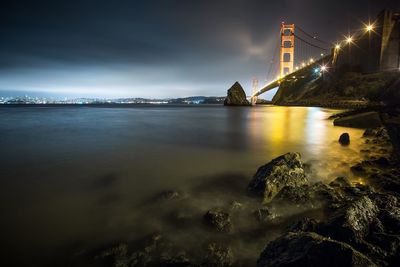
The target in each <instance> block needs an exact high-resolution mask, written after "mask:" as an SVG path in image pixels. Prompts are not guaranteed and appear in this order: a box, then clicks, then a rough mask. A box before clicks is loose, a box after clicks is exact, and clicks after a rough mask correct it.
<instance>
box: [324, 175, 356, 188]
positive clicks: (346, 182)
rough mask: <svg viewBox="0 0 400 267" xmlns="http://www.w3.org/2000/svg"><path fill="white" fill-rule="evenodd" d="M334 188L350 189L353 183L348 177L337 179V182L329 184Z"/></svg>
mask: <svg viewBox="0 0 400 267" xmlns="http://www.w3.org/2000/svg"><path fill="white" fill-rule="evenodd" d="M329 185H330V186H332V187H350V186H351V183H350V182H349V180H348V179H347V178H346V177H337V178H336V179H335V180H333V181H332V182H330V183H329Z"/></svg>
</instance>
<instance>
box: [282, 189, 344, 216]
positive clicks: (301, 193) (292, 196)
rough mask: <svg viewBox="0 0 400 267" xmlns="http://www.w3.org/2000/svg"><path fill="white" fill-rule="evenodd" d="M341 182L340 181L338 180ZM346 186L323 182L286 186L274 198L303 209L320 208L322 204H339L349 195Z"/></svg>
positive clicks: (332, 205) (331, 205)
mask: <svg viewBox="0 0 400 267" xmlns="http://www.w3.org/2000/svg"><path fill="white" fill-rule="evenodd" d="M337 183H339V182H337ZM346 189H347V188H345V187H342V186H340V187H338V186H336V187H335V186H330V185H327V184H324V183H322V182H318V183H315V184H313V185H302V186H297V187H292V186H287V187H284V188H283V189H282V190H281V191H280V192H279V193H278V194H277V195H276V197H275V198H274V202H275V201H285V202H289V203H291V204H294V205H296V206H298V207H299V208H300V210H303V209H310V208H318V207H321V206H324V205H325V206H326V207H330V208H331V207H335V206H339V205H340V204H341V203H342V202H343V201H344V200H345V199H346V197H347V195H346V193H345V192H344V190H346Z"/></svg>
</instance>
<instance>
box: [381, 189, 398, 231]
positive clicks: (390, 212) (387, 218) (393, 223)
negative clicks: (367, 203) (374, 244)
mask: <svg viewBox="0 0 400 267" xmlns="http://www.w3.org/2000/svg"><path fill="white" fill-rule="evenodd" d="M375 203H376V204H377V206H378V207H379V214H378V218H379V220H380V221H381V222H382V224H383V225H384V227H385V231H387V232H388V233H390V234H396V235H398V234H400V200H399V198H398V197H396V196H393V195H389V194H382V195H379V197H376V198H375ZM399 238H400V237H399Z"/></svg>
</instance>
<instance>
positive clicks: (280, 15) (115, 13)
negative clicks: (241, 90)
mask: <svg viewBox="0 0 400 267" xmlns="http://www.w3.org/2000/svg"><path fill="white" fill-rule="evenodd" d="M4 2H7V3H4ZM0 5H1V7H0V36H1V38H0V96H10V95H21V94H24V93H27V92H28V93H30V94H32V95H34V94H41V95H49V96H50V95H51V96H55V95H57V96H63V97H64V96H70V97H77V96H90V97H110V98H112V97H159V98H161V97H183V96H194V95H206V96H223V95H225V94H226V90H227V89H228V88H229V87H230V85H231V84H233V82H235V81H236V80H238V81H240V82H241V83H242V84H243V85H244V87H245V89H246V91H247V92H250V88H251V85H250V84H251V79H252V77H257V78H258V79H259V80H260V83H263V81H265V79H266V73H267V72H268V68H269V65H270V61H271V59H272V58H273V54H274V50H275V47H276V43H277V40H278V38H279V27H280V23H281V21H282V20H285V21H286V22H287V23H296V24H298V25H301V27H302V28H303V29H305V30H307V31H308V32H311V33H313V34H316V35H318V37H319V38H321V39H324V40H327V41H329V42H334V41H336V40H339V39H340V38H343V37H342V36H343V34H347V32H348V31H349V30H350V29H356V28H357V27H361V25H362V22H363V21H364V22H365V21H368V18H369V17H370V18H371V19H373V18H374V17H375V16H376V15H377V14H378V13H379V11H380V10H381V9H383V8H385V7H388V8H397V9H400V1H398V0H374V1H372V0H370V1H367V0H353V1H352V0H349V1H339V0H336V1H322V0H301V1H300V0H280V1H266V0H264V1H249V0H246V1H245V0H243V1H235V0H226V1H217V0H211V1H208V0H203V1H200V0H198V1H189V0H186V1H184V0H181V1H177V0H163V1H161V0H160V1H152V0H146V1H101V0H93V1H87V0H86V1H84V0H80V1H72V0H69V1H60V0H58V1H55V0H52V1H40V0H35V1H16V0H15V1H12V0H9V1H2V3H1V4H0Z"/></svg>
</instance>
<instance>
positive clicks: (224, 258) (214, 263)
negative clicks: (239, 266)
mask: <svg viewBox="0 0 400 267" xmlns="http://www.w3.org/2000/svg"><path fill="white" fill-rule="evenodd" d="M232 265H233V253H232V249H231V248H230V247H229V246H226V245H223V244H217V243H214V242H213V243H210V244H208V246H207V254H206V257H205V261H204V262H203V264H202V266H204V267H228V266H232Z"/></svg>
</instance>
